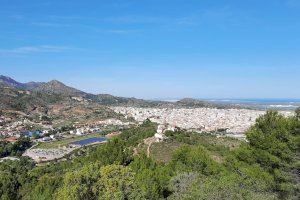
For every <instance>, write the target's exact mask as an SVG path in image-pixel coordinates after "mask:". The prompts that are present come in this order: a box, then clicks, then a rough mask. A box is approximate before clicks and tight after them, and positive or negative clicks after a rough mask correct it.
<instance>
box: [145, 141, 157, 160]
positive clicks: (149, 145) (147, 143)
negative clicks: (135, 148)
mask: <svg viewBox="0 0 300 200" xmlns="http://www.w3.org/2000/svg"><path fill="white" fill-rule="evenodd" d="M154 142H156V138H155V137H150V138H146V139H145V140H144V143H145V144H146V145H148V147H147V157H148V158H149V157H150V152H151V151H150V149H151V145H152V144H153V143H154Z"/></svg>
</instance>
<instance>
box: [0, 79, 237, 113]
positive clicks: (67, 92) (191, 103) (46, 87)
mask: <svg viewBox="0 0 300 200" xmlns="http://www.w3.org/2000/svg"><path fill="white" fill-rule="evenodd" d="M0 88H1V89H2V90H3V88H6V90H10V92H13V91H14V92H13V93H18V92H17V91H19V93H26V94H27V95H28V96H26V97H24V96H22V95H21V96H22V98H21V99H20V95H18V94H14V95H13V96H15V97H16V99H14V100H12V101H13V102H14V101H18V99H19V100H20V101H27V100H28V98H29V99H34V98H37V97H38V99H35V101H32V100H31V101H32V102H31V103H32V104H33V103H34V102H36V103H37V106H38V105H40V103H41V101H42V102H43V103H42V104H43V105H45V104H47V103H48V102H49V99H43V98H44V97H45V98H50V99H53V98H54V99H55V101H56V103H60V101H63V102H65V101H69V100H70V98H72V97H79V98H81V99H82V100H86V101H89V102H91V103H98V104H100V105H104V106H132V107H164V108H182V107H184V108H199V107H209V108H233V107H234V108H238V106H233V105H224V104H223V105H219V104H215V103H211V102H206V101H201V100H197V99H191V98H185V99H182V100H180V101H177V102H166V101H152V100H143V99H137V98H133V97H131V98H127V97H118V96H113V95H110V94H91V93H86V92H83V91H80V90H78V89H76V88H73V87H70V86H67V85H65V84H64V83H62V82H60V81H57V80H52V81H49V82H47V83H44V82H28V83H20V82H18V81H15V80H14V79H12V78H10V77H7V76H0ZM8 88H9V89H8ZM6 94H7V93H3V94H2V97H3V96H5V95H6ZM10 95H12V94H10ZM58 97H59V98H58ZM8 99H11V98H10V97H8ZM10 102H11V101H8V100H6V101H4V102H2V104H3V105H4V104H8V105H6V106H8V107H11V106H10V105H9V104H11V103H10ZM50 102H53V101H52V100H50ZM23 103H25V104H28V102H23ZM3 105H2V108H3ZM4 107H5V105H4Z"/></svg>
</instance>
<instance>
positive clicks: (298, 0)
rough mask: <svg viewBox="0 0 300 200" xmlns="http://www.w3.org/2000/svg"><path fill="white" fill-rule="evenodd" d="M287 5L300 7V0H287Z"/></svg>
mask: <svg viewBox="0 0 300 200" xmlns="http://www.w3.org/2000/svg"><path fill="white" fill-rule="evenodd" d="M286 5H287V6H288V7H294V8H295V7H300V0H286Z"/></svg>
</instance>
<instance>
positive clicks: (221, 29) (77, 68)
mask: <svg viewBox="0 0 300 200" xmlns="http://www.w3.org/2000/svg"><path fill="white" fill-rule="evenodd" d="M0 74H3V75H8V76H11V77H13V78H15V79H16V80H19V81H21V82H27V81H32V80H34V81H49V80H52V79H57V80H60V81H62V82H65V83H66V84H68V85H71V86H73V87H76V88H79V89H81V90H84V91H87V92H92V93H110V94H113V95H118V96H134V97H139V98H147V99H152V98H181V97H195V98H300V90H299V88H300V79H299V74H300V0H263V1H262V0H243V1H240V0H227V1H225V0H218V1H201V0H115V1H114V0H97V1H96V0H89V1H82V0H66V1H62V0H51V1H48V0H44V1H41V0H0Z"/></svg>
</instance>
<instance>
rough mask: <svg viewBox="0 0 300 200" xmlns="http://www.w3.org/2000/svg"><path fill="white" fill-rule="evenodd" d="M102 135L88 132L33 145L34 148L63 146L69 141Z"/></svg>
mask: <svg viewBox="0 0 300 200" xmlns="http://www.w3.org/2000/svg"><path fill="white" fill-rule="evenodd" d="M99 136H102V135H101V134H99V133H95V134H90V135H83V136H74V137H71V138H63V139H60V140H55V141H53V142H40V143H39V144H38V145H37V146H35V147H34V149H53V148H59V147H63V146H65V145H67V144H69V143H71V142H76V141H79V140H84V139H88V138H93V137H99Z"/></svg>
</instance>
